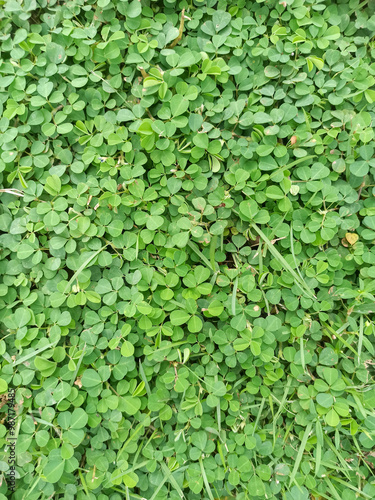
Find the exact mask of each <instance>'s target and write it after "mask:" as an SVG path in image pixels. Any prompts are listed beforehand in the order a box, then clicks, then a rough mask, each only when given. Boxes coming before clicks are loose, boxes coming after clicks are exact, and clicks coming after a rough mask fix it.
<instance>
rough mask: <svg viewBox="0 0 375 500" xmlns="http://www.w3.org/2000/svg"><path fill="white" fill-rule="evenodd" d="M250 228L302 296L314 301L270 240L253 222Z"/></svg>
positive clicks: (304, 283)
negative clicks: (294, 283)
mask: <svg viewBox="0 0 375 500" xmlns="http://www.w3.org/2000/svg"><path fill="white" fill-rule="evenodd" d="M251 226H252V227H253V228H254V229H255V231H256V232H257V233H258V234H259V236H260V237H261V238H262V240H263V241H264V243H265V244H266V245H267V246H268V249H269V251H270V252H271V253H272V255H273V256H274V257H275V259H276V260H278V261H279V262H280V264H281V265H282V266H283V267H284V268H285V269H286V270H287V271H288V272H289V273H290V274H291V275H292V276H293V278H294V279H295V282H296V285H297V286H298V287H299V288H300V290H301V291H302V293H303V294H305V295H307V296H308V297H309V298H310V299H316V296H315V295H314V293H313V292H312V291H311V290H310V288H309V287H308V285H307V284H306V282H305V280H302V281H301V278H300V277H299V276H298V274H297V273H296V272H295V271H294V269H292V268H291V267H290V265H289V264H288V262H287V261H286V260H285V259H284V257H283V256H282V255H281V253H280V252H279V251H278V250H277V249H276V248H275V247H274V245H272V243H271V242H270V240H269V239H268V238H267V236H266V235H265V234H264V233H263V231H262V230H261V229H260V228H259V227H258V226H257V225H256V224H255V222H253V223H252V224H251Z"/></svg>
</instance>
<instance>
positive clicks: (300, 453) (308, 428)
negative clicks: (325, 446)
mask: <svg viewBox="0 0 375 500" xmlns="http://www.w3.org/2000/svg"><path fill="white" fill-rule="evenodd" d="M311 428H312V422H309V423H308V424H307V426H306V429H305V433H304V435H303V438H302V441H301V446H300V448H299V450H298V454H297V458H296V462H295V464H294V467H293V470H292V474H291V476H290V481H289V488H290V486H291V485H292V483H293V481H294V478H295V477H296V474H297V472H298V468H299V466H300V463H301V460H302V456H303V453H304V451H305V448H306V443H307V440H308V439H309V434H310V432H311Z"/></svg>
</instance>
